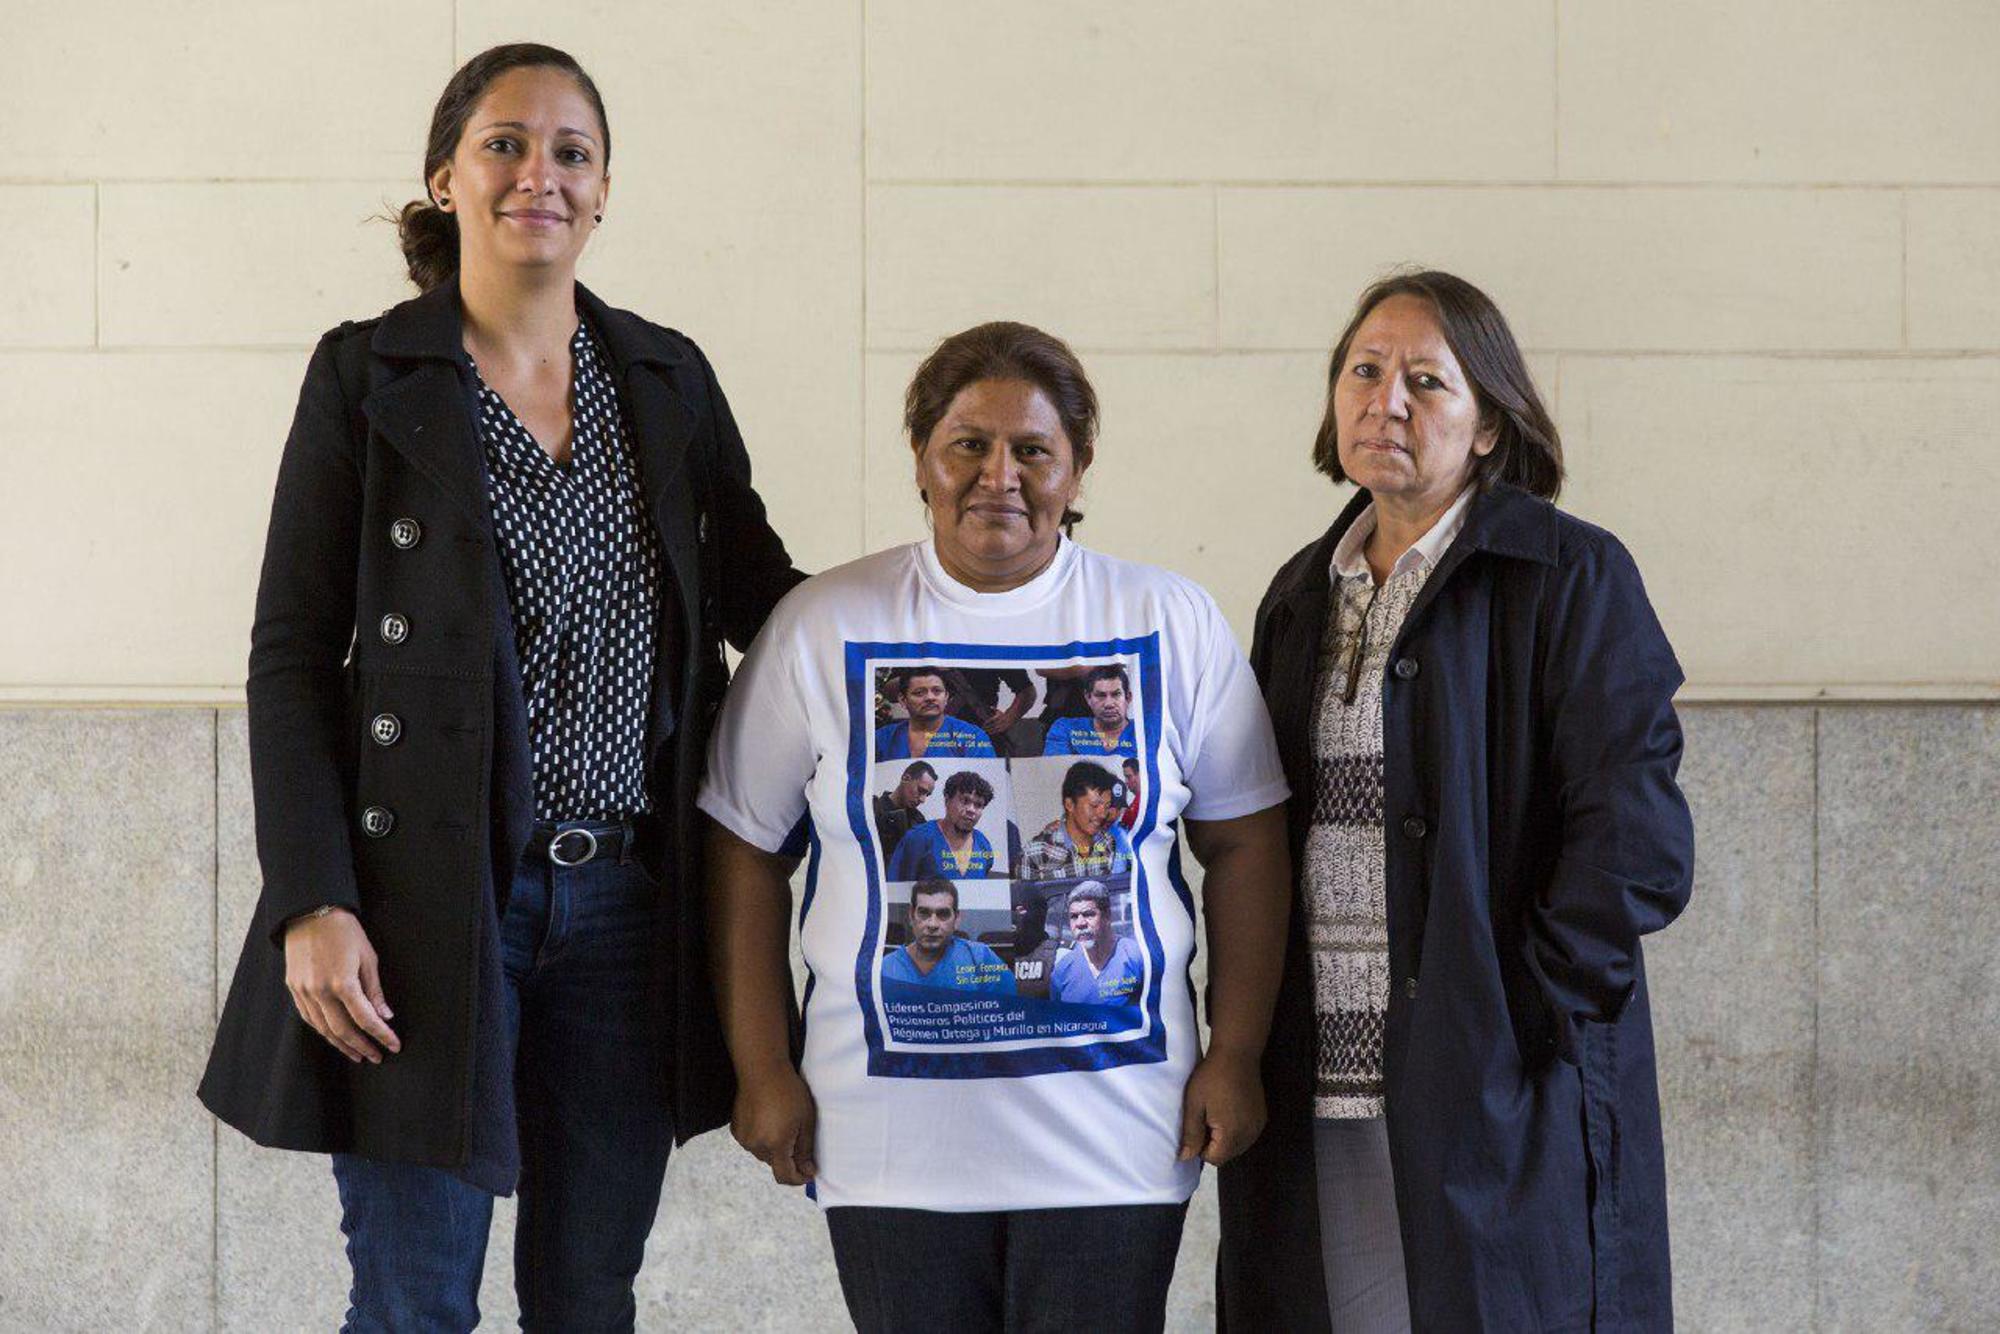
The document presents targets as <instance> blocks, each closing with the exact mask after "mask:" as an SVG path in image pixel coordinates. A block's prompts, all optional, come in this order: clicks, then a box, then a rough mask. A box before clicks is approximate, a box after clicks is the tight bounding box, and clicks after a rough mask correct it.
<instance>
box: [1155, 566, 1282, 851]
mask: <svg viewBox="0 0 2000 1334" xmlns="http://www.w3.org/2000/svg"><path fill="white" fill-rule="evenodd" d="M1189 591H1190V592H1191V593H1192V595H1193V598H1194V603H1195V606H1194V614H1195V617H1196V618H1197V619H1196V626H1195V635H1194V645H1195V680H1194V706H1193V715H1192V717H1191V718H1190V719H1189V720H1188V724H1187V726H1186V727H1185V728H1184V729H1183V735H1185V736H1186V737H1187V738H1188V753H1187V755H1186V756H1185V757H1183V761H1182V773H1183V775H1184V781H1185V782H1186V783H1187V788H1188V793H1189V795H1188V804H1187V809H1186V810H1184V811H1183V812H1182V814H1183V815H1184V816H1185V817H1186V818H1188V819H1190V820H1233V819H1235V818H1237V817H1238V816H1242V815H1254V814H1256V813H1257V812H1258V811H1262V810H1268V809H1269V808H1271V807H1273V806H1276V805H1279V804H1280V803H1282V802H1283V801H1284V800H1285V799H1286V798H1288V797H1289V796H1291V788H1290V787H1289V786H1288V785H1287V784H1286V783H1285V768H1284V764H1283V762H1282V761H1281V760H1280V759H1279V758H1278V743H1277V740H1276V738H1275V737H1274V736H1273V735H1272V732H1271V714H1270V711H1269V710H1268V709H1266V708H1265V707H1264V692H1263V691H1262V690H1260V689H1259V688H1258V686H1257V677H1256V675H1255V673H1253V672H1252V671H1251V670H1250V663H1249V660H1248V659H1246V658H1245V657H1244V656H1243V650H1242V649H1240V648H1238V647H1237V645H1236V636H1235V634H1234V633H1233V632H1232V631H1231V630H1230V628H1229V622H1228V621H1227V620H1226V619H1225V618H1224V617H1223V615H1222V609H1221V608H1220V607H1218V606H1216V605H1215V599H1214V598H1212V597H1210V596H1209V595H1208V594H1207V593H1206V592H1204V591H1203V590H1201V589H1200V588H1198V587H1194V586H1190V589H1189Z"/></svg>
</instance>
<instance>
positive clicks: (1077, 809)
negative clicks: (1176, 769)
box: [912, 760, 1132, 880]
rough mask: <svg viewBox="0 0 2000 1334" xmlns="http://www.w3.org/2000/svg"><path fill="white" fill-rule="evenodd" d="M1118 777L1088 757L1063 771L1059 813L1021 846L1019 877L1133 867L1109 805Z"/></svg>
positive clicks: (1075, 875)
mask: <svg viewBox="0 0 2000 1334" xmlns="http://www.w3.org/2000/svg"><path fill="white" fill-rule="evenodd" d="M1117 781H1118V780H1117V779H1115V778H1113V777H1112V776H1111V773H1110V771H1109V770H1107V769H1106V768H1104V766H1103V765H1101V764H1095V763H1092V762H1091V761H1089V760H1078V761H1077V762H1076V763H1075V764H1072V765H1071V766H1070V767H1069V772H1068V773H1066V774H1064V775H1063V783H1062V807H1063V813H1062V815H1061V816H1059V817H1058V818H1056V819H1054V820H1051V821H1050V822H1049V823H1048V824H1047V825H1045V826H1043V828H1042V831H1041V832H1040V833H1039V834H1036V835H1035V836H1034V837H1033V838H1031V839H1029V840H1028V845H1027V847H1025V848H1024V849H1022V851H1021V870H1020V875H1021V878H1022V879H1024V880H1079V879H1083V878H1085V877H1102V878H1107V879H1108V878H1110V877H1111V876H1116V875H1123V874H1124V873H1125V872H1127V871H1129V870H1131V869H1132V840H1131V839H1130V838H1129V837H1127V836H1126V833H1125V830H1124V829H1123V828H1122V827H1121V826H1120V825H1119V824H1118V823H1117V820H1116V818H1115V817H1116V815H1117V810H1116V808H1115V807H1114V806H1113V805H1112V804H1111V791H1112V788H1113V787H1114V786H1116V784H1117ZM912 837H914V835H913V836H912Z"/></svg>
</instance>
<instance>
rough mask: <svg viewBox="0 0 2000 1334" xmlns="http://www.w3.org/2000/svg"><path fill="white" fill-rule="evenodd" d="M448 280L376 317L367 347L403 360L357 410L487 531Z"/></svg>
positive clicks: (454, 294)
mask: <svg viewBox="0 0 2000 1334" xmlns="http://www.w3.org/2000/svg"><path fill="white" fill-rule="evenodd" d="M461 327H462V326H461V323H460V317H459V308H458V283H457V281H456V280H453V281H451V282H447V283H443V284H440V285H439V286H437V287H434V288H432V289H431V290H430V291H428V292H426V293H424V294H423V295H422V296H420V297H418V298H416V299H415V300H414V301H405V302H404V303H403V304H402V305H400V306H397V307H395V308H394V309H392V310H391V311H389V313H388V314H386V315H384V316H383V317H382V322H381V323H380V324H378V325H376V326H375V333H374V335H373V336H372V337H371V338H370V340H369V349H370V350H371V351H373V352H374V353H375V354H376V355H377V356H380V357H383V358H385V359H388V360H389V361H390V362H392V363H402V362H407V363H411V366H410V370H409V371H408V373H407V374H404V375H401V376H398V377H397V378H395V379H392V380H389V381H388V382H387V383H385V384H383V385H381V386H379V387H378V388H376V389H375V390H374V391H373V392H372V393H370V394H369V395H368V397H366V398H364V399H362V400H361V411H362V414H363V415H364V416H366V417H367V418H368V424H369V426H371V427H373V428H374V429H375V430H376V431H377V432H378V433H380V435H381V436H382V438H383V439H384V440H387V441H388V442H389V443H390V444H391V445H393V446H395V448H396V451H397V452H398V453H400V454H401V455H403V457H404V458H406V459H408V460H409V461H410V463H411V465H412V466H413V467H415V468H416V469H417V470H418V471H419V472H421V473H423V474H424V475H425V476H426V477H429V478H430V479H431V480H432V481H433V482H435V483H436V484H437V486H438V487H439V489H441V490H442V491H443V492H444V493H445V494H446V495H448V496H450V497H451V499H452V501H453V502H454V503H455V504H457V505H458V507H459V508H460V509H462V510H464V511H465V514H466V517H468V518H470V519H471V520H472V521H473V523H474V524H475V526H476V528H477V530H478V531H479V532H481V533H487V532H489V531H490V529H491V527H492V514H491V510H490V508H489V506H488V504H487V499H486V459H485V455H484V454H483V453H482V452H481V450H480V447H479V441H478V439H477V438H476V437H475V436H474V434H473V428H472V411H471V402H470V400H469V398H468V396H467V394H468V391H467V388H466V381H465V379H464V369H465V367H466V366H467V365H468V364H469V363H468V362H467V361H466V358H465V344H464V335H463V333H462V332H461Z"/></svg>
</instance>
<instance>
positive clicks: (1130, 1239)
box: [826, 1204, 1187, 1334]
mask: <svg viewBox="0 0 2000 1334" xmlns="http://www.w3.org/2000/svg"><path fill="white" fill-rule="evenodd" d="M1186 1220H1187V1205H1185V1204H1120V1205H1106V1206H1103V1207H1100V1208H1092V1209H1017V1210H1011V1211H1008V1212H1004V1213H971V1214H953V1213H939V1212H935V1211H932V1210H928V1209H875V1208H860V1207H844V1208H835V1209H828V1210H827V1211H826V1225H827V1230H828V1231H829V1232H831V1233H832V1236H833V1261H834V1264H835V1266H836V1267H838V1269H839V1270H840V1290H841V1293H842V1294H843V1295H844V1296H845V1297H846V1298H847V1313H848V1314H849V1315H850V1316H852V1317H853V1319H854V1327H855V1328H856V1329H857V1330H859V1331H860V1334H904V1331H917V1330H926V1331H928V1330H947V1329H948V1330H951V1331H952V1332H953V1334H975V1332H976V1331H987V1330H991V1331H996V1334H997V1331H1002V1330H1005V1331H1007V1332H1008V1334H1016V1332H1017V1331H1026V1332H1027V1334H1037V1332H1039V1331H1045V1330H1046V1331H1050V1334H1075V1331H1077V1330H1086V1329H1087V1330H1090V1331H1092V1334H1154V1332H1156V1331H1158V1330H1160V1329H1162V1328H1163V1327H1164V1326H1165V1324H1166V1319H1167V1285H1168V1284H1169V1283H1171V1282H1172V1281H1173V1277H1174V1258H1175V1256H1176V1255H1178V1254H1179V1252H1180V1245H1181V1225H1182V1224H1183V1223H1184V1222H1185V1221H1186Z"/></svg>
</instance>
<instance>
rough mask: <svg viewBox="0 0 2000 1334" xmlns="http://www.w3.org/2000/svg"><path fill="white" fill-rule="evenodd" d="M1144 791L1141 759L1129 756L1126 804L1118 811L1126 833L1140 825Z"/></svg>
mask: <svg viewBox="0 0 2000 1334" xmlns="http://www.w3.org/2000/svg"><path fill="white" fill-rule="evenodd" d="M1144 795H1145V794H1144V792H1143V791H1142V790H1141V789H1140V787H1139V761H1138V760H1136V759H1131V758H1128V759H1127V760H1126V761H1125V805H1124V806H1123V807H1121V808H1120V809H1119V811H1118V823H1119V824H1120V825H1121V826H1122V827H1123V828H1124V830H1125V832H1126V833H1128V834H1129V833H1131V832H1132V831H1133V830H1134V829H1137V828H1138V827H1139V808H1140V807H1141V806H1142V805H1144V804H1145V803H1144V802H1143V801H1142V800H1141V798H1142V797H1143V796H1144Z"/></svg>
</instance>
